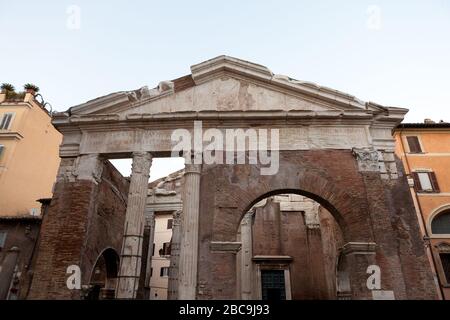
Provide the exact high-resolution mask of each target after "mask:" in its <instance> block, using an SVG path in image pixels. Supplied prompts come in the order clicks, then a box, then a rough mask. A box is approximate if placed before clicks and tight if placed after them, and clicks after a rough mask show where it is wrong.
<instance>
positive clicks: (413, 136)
mask: <svg viewBox="0 0 450 320" xmlns="http://www.w3.org/2000/svg"><path fill="white" fill-rule="evenodd" d="M408 138H417V143H418V146H419V148H420V151H419V152H413V151H411V146H410V144H409V141H408ZM405 143H406V145H407V146H408V151H407V152H406V153H408V154H423V153H425V149H424V147H423V143H422V139H421V137H420V135H418V134H408V135H405Z"/></svg>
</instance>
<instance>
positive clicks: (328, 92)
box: [68, 56, 407, 117]
mask: <svg viewBox="0 0 450 320" xmlns="http://www.w3.org/2000/svg"><path fill="white" fill-rule="evenodd" d="M191 72H192V75H189V76H191V77H192V79H193V82H194V84H195V85H200V84H203V83H205V82H208V81H211V80H212V79H215V78H219V77H223V76H232V77H234V78H237V79H241V80H244V81H248V82H253V83H255V84H257V85H262V86H265V87H266V88H268V89H269V90H273V91H279V92H282V93H285V94H290V95H293V96H297V97H304V98H305V99H306V100H309V101H314V102H315V103H316V104H318V105H323V106H326V107H328V108H330V109H331V110H333V109H335V110H338V111H339V110H340V109H342V110H347V109H350V110H357V111H358V110H366V111H371V112H373V113H374V114H384V115H390V117H392V116H394V114H395V113H398V115H399V116H404V114H406V112H407V110H406V109H401V108H388V107H384V106H381V105H379V104H376V103H373V102H364V101H361V100H359V99H357V98H356V97H355V96H352V95H350V94H347V93H344V92H341V91H338V90H334V89H331V88H328V87H324V86H319V85H317V84H315V83H312V82H307V81H300V80H295V79H293V78H290V77H288V76H284V75H275V74H273V73H272V72H271V71H270V70H269V69H268V68H267V67H265V66H262V65H259V64H255V63H252V62H248V61H244V60H241V59H237V58H233V57H228V56H219V57H216V58H213V59H210V60H207V61H204V62H202V63H199V64H196V65H193V66H192V67H191ZM174 93H175V89H174V82H172V81H163V82H160V84H159V85H158V86H157V87H156V88H154V89H151V90H149V89H148V88H147V87H146V86H144V87H142V88H139V89H137V90H133V91H121V92H116V93H112V94H108V95H106V96H103V97H99V98H96V99H93V100H90V101H88V102H86V103H83V104H80V105H77V106H74V107H72V108H70V109H69V110H68V114H70V115H72V114H77V115H81V114H105V113H106V114H112V113H118V112H124V111H126V110H132V109H133V108H136V107H140V106H143V105H145V104H148V103H151V102H152V101H155V100H158V99H161V98H164V97H166V96H168V95H172V94H174Z"/></svg>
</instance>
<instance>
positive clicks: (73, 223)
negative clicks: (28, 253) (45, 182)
mask: <svg viewBox="0 0 450 320" xmlns="http://www.w3.org/2000/svg"><path fill="white" fill-rule="evenodd" d="M103 165H104V168H103V172H102V178H101V182H100V183H99V184H95V183H94V182H92V181H88V180H81V181H74V182H68V181H59V182H57V183H56V185H55V188H54V194H53V198H52V201H51V204H50V207H49V209H48V213H47V215H46V216H45V217H44V220H43V223H42V231H41V232H42V235H41V241H40V244H39V249H38V256H37V261H36V267H35V274H34V278H33V282H32V285H31V291H30V294H29V296H28V298H29V299H80V292H79V291H78V290H68V289H67V286H66V280H67V276H68V275H67V274H66V270H67V267H68V266H69V265H78V266H80V269H81V272H82V274H81V276H82V285H85V284H88V283H89V279H90V276H91V272H92V268H93V266H94V264H95V261H96V260H97V258H98V256H99V255H100V253H101V252H102V251H103V250H104V249H106V248H114V249H115V250H116V251H117V252H119V253H120V248H121V240H122V230H123V223H124V218H125V210H126V197H127V192H128V181H127V180H126V179H124V178H123V177H122V176H121V175H120V173H119V172H118V171H117V170H116V169H115V168H114V167H113V166H112V165H111V164H110V163H109V162H108V161H106V162H104V164H103Z"/></svg>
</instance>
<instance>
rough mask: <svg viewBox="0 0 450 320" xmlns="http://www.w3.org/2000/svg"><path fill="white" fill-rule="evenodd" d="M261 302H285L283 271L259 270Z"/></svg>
mask: <svg viewBox="0 0 450 320" xmlns="http://www.w3.org/2000/svg"><path fill="white" fill-rule="evenodd" d="M261 288H262V299H263V300H286V287H285V280H284V270H261Z"/></svg>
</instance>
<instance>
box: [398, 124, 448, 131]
mask: <svg viewBox="0 0 450 320" xmlns="http://www.w3.org/2000/svg"><path fill="white" fill-rule="evenodd" d="M398 129H450V122H441V123H423V122H422V123H400V124H399V125H398V126H397V128H395V130H398Z"/></svg>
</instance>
